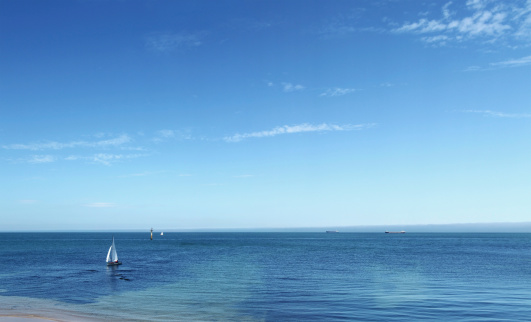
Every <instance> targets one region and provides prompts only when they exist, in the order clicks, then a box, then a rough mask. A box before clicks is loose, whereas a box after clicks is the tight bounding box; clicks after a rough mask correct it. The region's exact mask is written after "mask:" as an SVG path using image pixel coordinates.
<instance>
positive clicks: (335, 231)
mask: <svg viewBox="0 0 531 322" xmlns="http://www.w3.org/2000/svg"><path fill="white" fill-rule="evenodd" d="M338 232H339V231H337V230H327V231H326V233H328V234H333V233H338Z"/></svg>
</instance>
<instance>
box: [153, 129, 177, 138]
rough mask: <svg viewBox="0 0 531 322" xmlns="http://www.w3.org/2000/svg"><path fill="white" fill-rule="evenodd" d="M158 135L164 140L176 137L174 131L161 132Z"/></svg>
mask: <svg viewBox="0 0 531 322" xmlns="http://www.w3.org/2000/svg"><path fill="white" fill-rule="evenodd" d="M157 134H158V135H159V136H161V137H163V138H172V137H174V136H175V131H173V130H160V131H158V132H157Z"/></svg>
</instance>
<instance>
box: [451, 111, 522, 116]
mask: <svg viewBox="0 0 531 322" xmlns="http://www.w3.org/2000/svg"><path fill="white" fill-rule="evenodd" d="M461 112H463V113H476V114H482V115H484V116H490V117H503V118H531V114H528V113H505V112H497V111H491V110H464V111H461Z"/></svg>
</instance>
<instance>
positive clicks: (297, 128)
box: [223, 123, 375, 142]
mask: <svg viewBox="0 0 531 322" xmlns="http://www.w3.org/2000/svg"><path fill="white" fill-rule="evenodd" d="M374 125H375V124H374V123H371V124H356V125H350V124H347V125H335V124H326V123H322V124H318V125H313V124H308V123H304V124H299V125H284V126H278V127H276V128H274V129H272V130H267V131H259V132H251V133H243V134H239V133H238V134H235V135H231V136H226V137H224V138H223V140H224V141H226V142H239V141H242V140H245V139H248V138H263V137H272V136H277V135H282V134H294V133H303V132H326V131H353V130H362V129H366V128H369V127H372V126H374Z"/></svg>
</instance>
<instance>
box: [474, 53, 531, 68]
mask: <svg viewBox="0 0 531 322" xmlns="http://www.w3.org/2000/svg"><path fill="white" fill-rule="evenodd" d="M529 65H531V56H526V57H522V58H517V59H509V60H504V61H500V62H496V63H490V64H489V65H488V67H481V66H469V67H468V68H466V69H465V71H466V72H476V71H486V70H493V69H497V68H508V67H523V66H529Z"/></svg>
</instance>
